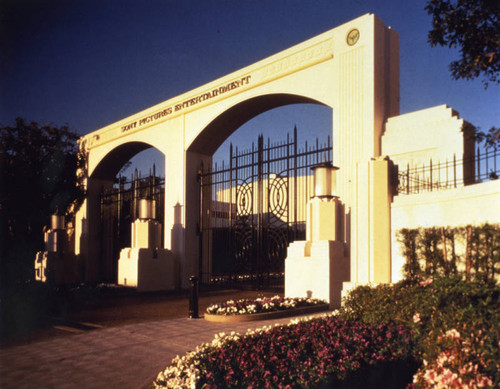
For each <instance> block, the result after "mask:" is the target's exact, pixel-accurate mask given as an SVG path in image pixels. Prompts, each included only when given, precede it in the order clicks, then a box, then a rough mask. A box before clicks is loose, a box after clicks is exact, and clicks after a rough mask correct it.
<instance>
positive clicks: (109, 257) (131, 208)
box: [100, 167, 165, 283]
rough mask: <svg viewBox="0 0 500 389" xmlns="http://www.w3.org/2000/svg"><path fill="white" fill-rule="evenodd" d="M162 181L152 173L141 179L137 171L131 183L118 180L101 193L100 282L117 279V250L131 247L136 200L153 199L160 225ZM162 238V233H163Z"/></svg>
mask: <svg viewBox="0 0 500 389" xmlns="http://www.w3.org/2000/svg"><path fill="white" fill-rule="evenodd" d="M164 193H165V179H164V178H160V177H157V176H156V174H155V169H154V167H153V173H152V174H151V175H150V176H148V177H145V178H141V177H140V176H139V175H138V173H137V171H136V172H135V175H134V177H133V178H132V180H130V181H127V180H126V179H125V177H118V178H117V179H116V182H115V183H114V185H113V186H112V187H110V188H108V189H105V190H103V191H102V193H101V196H100V200H101V213H100V216H101V234H100V237H101V260H100V279H101V281H103V282H110V283H115V282H116V281H117V279H118V259H119V257H120V251H121V249H122V248H124V247H130V244H131V224H132V222H133V221H134V220H136V219H137V218H138V217H139V214H138V207H139V200H140V199H142V198H150V199H153V200H155V209H156V212H155V213H156V219H157V220H160V221H161V222H162V225H163V215H164V213H163V212H164V198H165V195H164ZM162 236H163V233H162Z"/></svg>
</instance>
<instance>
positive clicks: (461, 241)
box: [397, 224, 500, 281]
mask: <svg viewBox="0 0 500 389" xmlns="http://www.w3.org/2000/svg"><path fill="white" fill-rule="evenodd" d="M397 236H398V240H399V242H400V243H402V245H403V254H404V256H405V258H406V263H405V265H404V271H405V277H406V278H414V277H417V276H420V275H422V276H423V275H441V276H450V275H461V276H462V277H463V278H465V279H466V280H468V281H469V280H476V281H489V280H494V279H495V278H498V277H499V275H500V225H498V224H495V225H492V224H483V225H480V226H463V227H453V228H452V227H430V228H416V229H415V228H414V229H408V228H404V229H402V230H399V231H398V232H397Z"/></svg>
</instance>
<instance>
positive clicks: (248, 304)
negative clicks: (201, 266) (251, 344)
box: [205, 296, 329, 322]
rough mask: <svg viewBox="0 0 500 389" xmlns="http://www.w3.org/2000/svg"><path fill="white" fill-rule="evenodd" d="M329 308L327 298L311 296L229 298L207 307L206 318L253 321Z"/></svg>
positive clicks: (224, 320) (226, 320)
mask: <svg viewBox="0 0 500 389" xmlns="http://www.w3.org/2000/svg"><path fill="white" fill-rule="evenodd" d="M328 308H329V305H328V303H327V302H326V301H325V300H320V299H311V298H309V299H308V298H290V297H288V298H284V297H281V296H273V297H260V298H257V299H255V300H251V299H240V300H237V301H234V300H229V301H226V302H224V303H220V304H213V305H210V306H209V307H208V308H207V311H206V313H205V319H206V320H209V321H219V322H220V321H223V322H228V321H229V322H235V321H251V320H263V319H272V318H278V317H285V316H288V315H294V314H309V313H313V312H319V311H324V310H327V309H328Z"/></svg>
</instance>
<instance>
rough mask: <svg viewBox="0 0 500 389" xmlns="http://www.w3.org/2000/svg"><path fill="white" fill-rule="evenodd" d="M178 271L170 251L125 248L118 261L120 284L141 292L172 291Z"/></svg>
mask: <svg viewBox="0 0 500 389" xmlns="http://www.w3.org/2000/svg"><path fill="white" fill-rule="evenodd" d="M176 270H177V269H176V262H175V258H174V255H173V254H172V252H171V251H170V250H167V249H157V250H154V249H144V248H124V249H122V251H121V252H120V260H119V261H118V284H120V285H124V286H131V287H136V288H137V290H138V291H139V292H151V291H156V290H172V289H175V287H176V279H175V274H177V272H176Z"/></svg>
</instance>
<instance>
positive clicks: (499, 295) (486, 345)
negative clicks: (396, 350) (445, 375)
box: [341, 277, 500, 387]
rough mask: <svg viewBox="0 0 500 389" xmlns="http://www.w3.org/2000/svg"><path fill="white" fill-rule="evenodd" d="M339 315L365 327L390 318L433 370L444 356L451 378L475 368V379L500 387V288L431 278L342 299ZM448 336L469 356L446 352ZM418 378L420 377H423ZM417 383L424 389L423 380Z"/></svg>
mask: <svg viewBox="0 0 500 389" xmlns="http://www.w3.org/2000/svg"><path fill="white" fill-rule="evenodd" d="M341 314H342V315H344V316H345V317H347V318H349V319H351V320H359V321H361V322H364V323H377V322H379V321H381V320H390V319H392V320H394V321H395V322H396V323H399V324H400V325H402V326H403V327H405V328H407V329H409V330H411V332H412V334H413V342H414V344H415V349H414V355H415V357H416V358H419V359H421V360H422V361H426V363H427V365H428V366H433V367H430V368H432V369H434V368H436V366H437V362H436V361H442V360H443V358H444V356H445V355H454V357H453V358H454V362H453V364H451V365H450V366H449V367H447V368H449V369H451V370H450V371H451V372H452V373H451V374H453V373H456V374H458V375H460V374H461V372H462V371H464V370H463V369H464V368H466V366H473V368H474V369H476V370H475V371H476V373H477V374H476V378H477V377H479V376H481V375H482V376H485V377H490V378H491V380H492V382H494V383H495V385H498V384H499V383H500V373H499V371H500V370H499V369H498V362H497V361H499V360H500V352H499V348H498V345H499V344H500V343H499V342H500V327H499V323H500V287H499V286H498V285H496V284H494V283H491V282H490V283H479V282H470V283H469V282H464V281H463V280H461V278H460V277H452V278H437V279H433V278H432V277H429V278H427V279H414V280H411V281H408V280H407V281H402V282H399V283H397V284H394V285H392V286H389V285H380V286H377V287H374V288H370V287H359V288H356V289H354V290H353V291H352V292H351V293H350V295H349V297H348V298H347V299H346V300H345V304H344V306H343V307H342V309H341ZM449 331H457V332H458V333H459V334H460V342H461V343H462V344H463V345H468V346H467V347H468V348H469V351H470V352H468V353H466V354H467V357H464V356H463V355H462V354H460V353H462V352H463V350H464V349H460V348H456V350H455V349H453V348H451V349H447V348H446V347H447V344H448V343H447V341H445V340H444V339H446V334H447V333H449ZM452 333H453V332H452ZM459 351H460V353H459ZM457 353H458V354H457ZM459 361H460V362H459ZM469 363H470V364H471V365H469ZM446 366H448V365H446ZM441 368H442V366H441V367H440V369H441ZM423 369H424V370H423V371H426V367H425V366H424V367H423ZM438 370H439V369H438ZM443 371H444V370H443ZM419 374H420V376H422V377H423V375H422V374H424V373H419ZM418 382H420V384H421V385H422V387H427V386H425V385H423V382H424V381H422V379H419V381H418ZM429 387H432V385H431V386H429Z"/></svg>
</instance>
